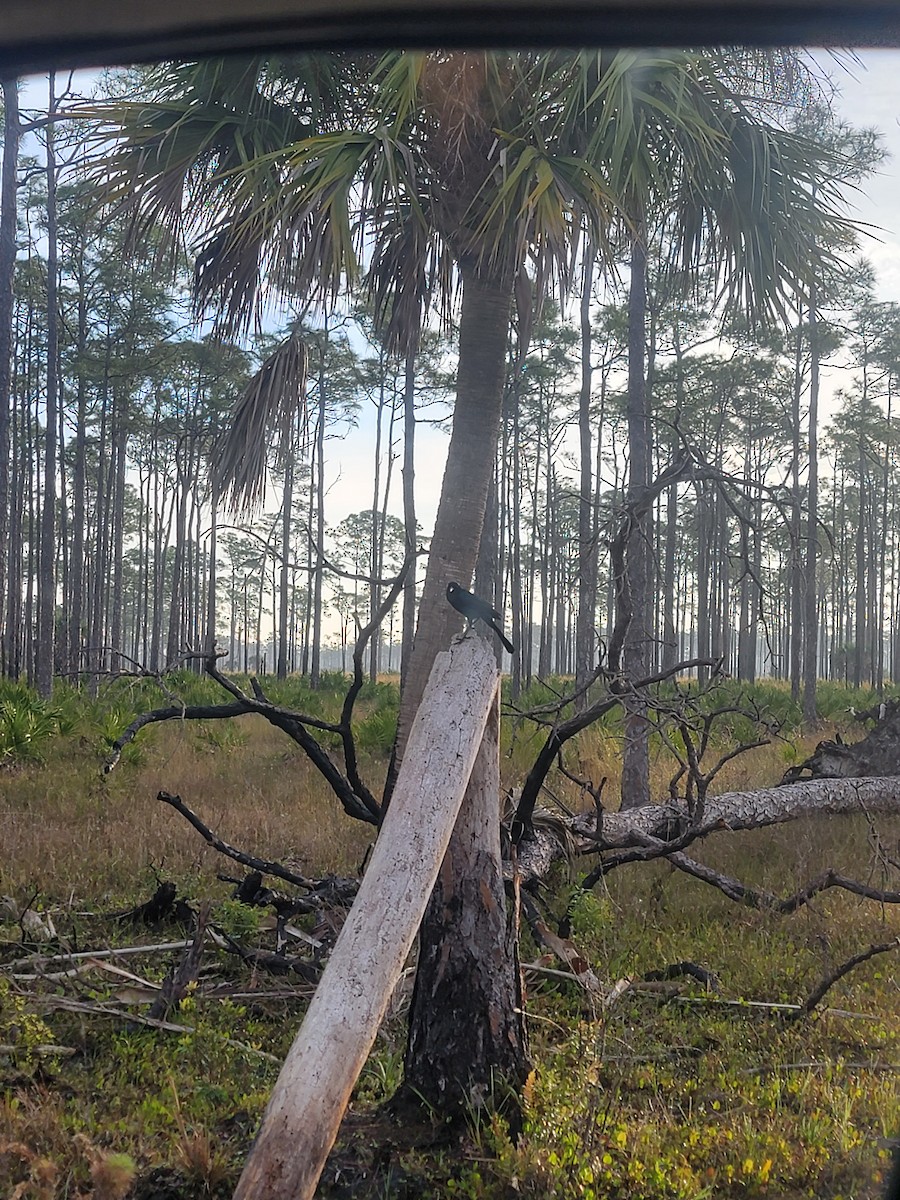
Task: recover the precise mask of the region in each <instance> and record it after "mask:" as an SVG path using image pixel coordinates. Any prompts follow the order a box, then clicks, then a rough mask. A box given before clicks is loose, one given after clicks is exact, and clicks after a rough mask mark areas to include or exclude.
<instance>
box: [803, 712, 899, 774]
mask: <svg viewBox="0 0 900 1200" xmlns="http://www.w3.org/2000/svg"><path fill="white" fill-rule="evenodd" d="M853 715H854V716H855V717H856V720H857V721H874V722H875V724H874V727H873V728H872V729H871V730H870V731H869V732H868V733H867V734H866V736H865V737H864V738H862V739H861V740H860V741H858V742H851V743H850V744H847V743H846V742H844V741H843V740H842V739H841V737H840V735H838V736H837V738H836V739H835V740H834V741H830V740H825V741H821V742H819V744H818V746H816V748H815V750H814V751H813V752H812V754H811V755H810V756H809V758H807V759H806V761H805V762H802V763H800V764H798V765H797V766H794V767H791V768H790V769H789V770H788V771H786V772H785V774H784V778H783V779H782V781H781V782H782V783H796V782H797V781H798V780H801V779H861V778H864V777H877V776H892V775H900V700H887V701H885V703H883V704H879V705H877V706H876V707H875V708H871V709H867V710H866V711H865V712H859V713H854V714H853Z"/></svg>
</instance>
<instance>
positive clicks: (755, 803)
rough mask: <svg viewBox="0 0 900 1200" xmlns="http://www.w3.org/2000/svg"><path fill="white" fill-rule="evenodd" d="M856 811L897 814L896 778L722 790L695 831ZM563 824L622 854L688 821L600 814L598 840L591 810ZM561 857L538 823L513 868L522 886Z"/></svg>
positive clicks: (654, 812)
mask: <svg viewBox="0 0 900 1200" xmlns="http://www.w3.org/2000/svg"><path fill="white" fill-rule="evenodd" d="M861 813H870V814H871V813H886V814H888V813H890V814H900V778H865V779H808V780H804V781H802V782H798V783H792V784H789V785H788V786H783V787H773V788H761V789H760V790H759V791H755V792H723V793H722V794H721V795H719V796H713V797H707V799H706V802H705V804H704V808H703V814H702V816H701V818H700V820H699V821H698V822H697V824H696V827H695V829H696V833H697V836H698V838H704V837H707V836H708V835H709V834H712V833H722V832H728V833H737V832H739V831H742V830H749V829H763V828H765V827H766V826H768V825H781V824H784V823H785V822H787V821H797V820H800V819H802V818H805V817H820V816H853V815H859V814H861ZM563 823H564V824H566V825H568V826H569V827H570V829H571V832H572V833H573V834H574V835H575V836H576V837H578V838H582V839H584V841H583V843H582V848H584V849H587V848H592V849H598V850H622V849H627V848H629V847H633V846H645V845H646V840H645V839H646V838H647V837H653V838H659V839H661V840H665V839H671V838H672V837H673V836H677V835H678V834H680V833H681V832H683V831H684V830H685V829H686V828H688V826H690V824H691V817H690V815H689V813H688V810H687V808H686V806H685V805H684V804H682V803H677V804H646V805H644V806H643V807H641V808H636V809H630V810H628V811H625V812H613V813H604V814H603V826H602V830H601V835H600V837H599V838H597V837H596V828H597V817H596V814H595V813H593V812H591V813H586V814H584V815H582V816H578V817H575V818H574V820H571V821H564V822H563ZM642 839H643V840H642ZM565 853H566V850H565V848H564V847H563V846H562V844H561V843H560V841H559V839H558V838H557V837H555V836H554V835H553V834H552V833H550V832H548V831H547V830H545V829H542V828H541V827H540V826H539V825H537V826H536V827H535V833H534V837H533V838H529V839H528V840H527V841H522V842H520V843H519V853H518V859H517V865H518V869H519V871H520V874H521V878H522V882H523V883H528V882H529V881H530V880H534V879H540V878H543V877H544V876H545V875H546V874H547V871H548V870H549V869H550V867H551V866H552V864H553V863H554V862H557V861H559V860H560V859H561V858H563V857H564V856H565Z"/></svg>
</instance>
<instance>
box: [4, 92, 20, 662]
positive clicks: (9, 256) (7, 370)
mask: <svg viewBox="0 0 900 1200" xmlns="http://www.w3.org/2000/svg"><path fill="white" fill-rule="evenodd" d="M0 86H2V88H3V167H2V173H0V612H3V613H5V612H6V611H7V605H6V604H5V598H6V591H7V586H8V582H9V563H8V557H9V555H8V545H9V532H10V519H9V444H10V438H9V420H10V407H11V402H12V352H13V310H14V300H13V297H14V291H13V288H14V283H15V272H16V168H17V165H18V158H19V89H18V80H17V79H16V78H15V77H10V76H4V78H3V79H2V80H0ZM11 636H12V629H11V628H9V627H8V626H7V627H6V628H5V629H4V633H3V641H2V662H0V667H2V670H3V673H4V674H8V673H9V671H10V662H11V659H12V657H13V654H12V648H11V645H10V639H11Z"/></svg>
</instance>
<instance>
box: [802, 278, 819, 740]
mask: <svg viewBox="0 0 900 1200" xmlns="http://www.w3.org/2000/svg"><path fill="white" fill-rule="evenodd" d="M816 304H817V297H816V290H815V288H813V290H812V295H811V297H810V301H809V477H808V481H807V488H806V508H807V514H806V579H805V581H804V582H805V587H806V594H805V597H804V608H805V620H804V637H805V647H804V654H803V721H804V723H805V724H806V726H807V728H811V727H812V726H814V725H815V724H816V720H817V716H818V714H817V711H816V682H817V680H818V674H819V655H818V646H819V621H818V614H817V612H816V598H817V582H818V552H819V528H818V521H819V359H820V350H819V331H818V315H817V312H816Z"/></svg>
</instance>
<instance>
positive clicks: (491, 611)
mask: <svg viewBox="0 0 900 1200" xmlns="http://www.w3.org/2000/svg"><path fill="white" fill-rule="evenodd" d="M447 599H448V600H449V601H450V603H451V604H452V605H453V607H454V608H455V609H456V611H457V612H458V613H462V615H463V616H464V617H465V618H466V621H467V622H468V623H469V627H471V625H472V622H473V621H484V623H485V625H490V627H491V629H493V631H494V633H496V635H497V637H498V638H499V639H500V641H501V642H502V643H503V645H504V646H505V647H506V649H507V650H508V651H509V652H510V654H515V652H516V648H515V646H514V645H513V644H512V642H511V641H510V640H509V638H508V637H506V636H505V634H504V633H503V630H502V629H501V628H500V626H499V625H498V624H497V622H498V621H502V620H503V617H502V616H501V615H500V613H498V612H497V610H496V608H491V606H490V604H488V602H487V600H482V599H481V597H480V596H473V595H472V593H471V592H467V591H466V589H465V588H464V587H460V586H459V584H458V583H448V584H447Z"/></svg>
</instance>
